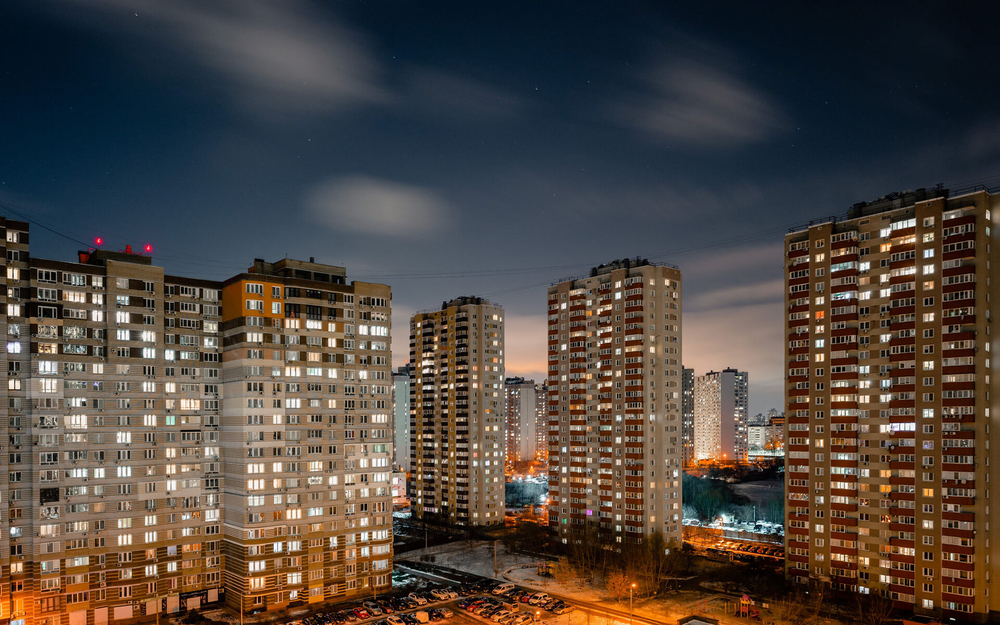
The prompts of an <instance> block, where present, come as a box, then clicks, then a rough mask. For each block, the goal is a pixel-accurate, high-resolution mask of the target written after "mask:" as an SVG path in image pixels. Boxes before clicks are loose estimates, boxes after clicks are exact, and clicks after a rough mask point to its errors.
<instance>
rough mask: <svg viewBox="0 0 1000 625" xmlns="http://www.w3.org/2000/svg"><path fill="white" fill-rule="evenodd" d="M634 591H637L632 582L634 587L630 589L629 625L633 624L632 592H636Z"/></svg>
mask: <svg viewBox="0 0 1000 625" xmlns="http://www.w3.org/2000/svg"><path fill="white" fill-rule="evenodd" d="M634 592H635V584H632V587H631V588H629V589H628V622H629V625H632V593H634Z"/></svg>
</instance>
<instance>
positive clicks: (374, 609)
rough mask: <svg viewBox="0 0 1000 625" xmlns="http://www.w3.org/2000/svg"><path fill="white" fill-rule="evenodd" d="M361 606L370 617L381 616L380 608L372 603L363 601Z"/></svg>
mask: <svg viewBox="0 0 1000 625" xmlns="http://www.w3.org/2000/svg"><path fill="white" fill-rule="evenodd" d="M361 605H362V607H364V609H365V610H367V611H368V614H370V615H371V616H382V608H380V607H379V606H378V604H377V603H375V602H374V601H365V602H364V603H362V604H361Z"/></svg>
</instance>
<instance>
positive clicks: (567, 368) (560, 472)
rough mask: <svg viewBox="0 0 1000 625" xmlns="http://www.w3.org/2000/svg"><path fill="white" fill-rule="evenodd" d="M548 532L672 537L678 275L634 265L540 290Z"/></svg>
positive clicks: (677, 449) (676, 506) (677, 501)
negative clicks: (544, 304)
mask: <svg viewBox="0 0 1000 625" xmlns="http://www.w3.org/2000/svg"><path fill="white" fill-rule="evenodd" d="M548 329H549V334H548V339H549V341H548V345H549V349H548V354H549V379H548V387H549V497H550V500H551V501H550V504H549V524H550V525H551V526H552V527H553V528H555V529H556V530H557V531H558V532H559V536H560V537H561V538H562V540H563V542H569V541H575V540H582V539H583V537H584V535H585V534H586V533H587V531H588V530H593V531H595V532H597V533H598V535H599V536H600V537H602V538H603V539H604V540H606V541H607V542H609V543H611V544H614V543H624V542H632V543H637V542H641V541H642V540H643V538H644V537H646V536H648V535H650V534H651V533H652V532H654V531H659V532H662V534H663V535H664V537H665V538H666V539H668V540H671V539H673V540H677V541H678V542H680V539H681V523H680V520H681V475H680V474H681V431H680V426H681V364H680V363H681V356H682V354H681V273H680V271H679V270H678V269H677V268H676V267H673V266H668V265H657V264H652V263H649V262H647V261H645V260H642V259H635V260H633V259H629V260H620V261H615V262H612V263H609V264H607V265H601V266H599V267H595V268H594V269H592V270H591V271H590V275H588V276H585V277H582V278H577V279H571V280H565V281H562V282H559V283H558V284H555V285H553V286H551V287H549V291H548Z"/></svg>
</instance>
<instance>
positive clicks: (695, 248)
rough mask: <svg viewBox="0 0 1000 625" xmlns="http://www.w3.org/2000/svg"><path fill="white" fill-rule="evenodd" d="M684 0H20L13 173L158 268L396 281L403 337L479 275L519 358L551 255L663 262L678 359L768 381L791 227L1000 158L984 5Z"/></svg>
mask: <svg viewBox="0 0 1000 625" xmlns="http://www.w3.org/2000/svg"><path fill="white" fill-rule="evenodd" d="M675 4H677V3H662V2H651V3H639V2H617V3H588V2H559V3H554V2H552V3H537V2H535V3H496V4H495V5H494V6H485V3H470V2H448V3H444V2H440V3H433V2H429V3H412V2H340V3H315V4H310V3H295V2H256V1H251V0H239V1H237V0H231V1H229V2H213V3H204V2H198V1H194V0H192V1H190V2H166V1H164V2H156V3H153V2H137V1H134V0H129V1H127V0H96V1H91V2H86V1H81V2H51V3H45V4H44V5H43V4H42V3H37V2H26V1H25V2H18V1H15V2H9V3H7V4H6V5H5V9H6V11H5V15H4V20H3V21H2V22H0V58H2V65H0V69H2V72H3V73H2V78H3V87H2V90H0V124H2V131H3V132H2V135H0V183H2V184H0V201H2V202H4V203H5V204H6V205H8V206H10V207H11V208H13V209H14V210H16V211H18V212H20V213H23V214H25V215H28V216H30V217H31V218H32V219H34V220H37V221H38V222H39V223H42V224H45V225H47V226H50V227H52V228H53V229H55V230H57V231H59V232H60V233H63V234H65V235H67V236H68V237H71V238H74V239H78V240H82V241H89V240H92V239H93V238H94V237H95V236H102V237H104V239H105V240H106V241H107V242H108V246H110V247H117V248H121V247H124V245H125V244H127V243H131V244H133V245H142V244H146V243H151V244H152V245H154V248H155V252H154V256H155V260H156V262H158V263H161V264H163V265H164V266H165V267H166V268H167V270H168V271H169V272H172V273H179V274H185V275H197V276H201V277H207V278H223V277H227V276H229V275H232V274H233V273H235V272H236V271H239V270H242V269H245V268H246V267H248V266H249V265H250V264H251V262H252V260H253V258H254V257H263V258H267V259H275V258H279V257H282V256H284V255H286V254H287V255H289V256H293V257H300V258H306V257H309V256H315V257H316V259H317V260H318V261H321V262H329V263H335V264H343V265H345V266H346V267H347V269H348V275H349V277H353V278H357V279H367V280H373V281H383V282H387V283H389V284H391V285H392V287H393V289H394V309H395V311H396V314H395V315H394V322H395V337H396V339H395V341H394V345H395V348H396V352H395V354H396V356H397V357H398V358H397V360H398V361H399V362H398V363H397V364H402V362H403V361H405V358H406V354H405V352H406V349H407V346H406V344H407V321H408V317H409V315H410V314H411V313H412V312H413V311H414V310H417V309H422V308H428V307H432V306H435V305H438V304H439V303H440V302H441V301H442V300H444V299H447V298H450V297H453V296H456V295H460V294H470V293H471V294H480V295H485V296H487V297H491V298H492V299H494V300H495V301H497V302H499V303H501V304H503V305H504V306H505V307H506V308H507V322H508V323H507V344H508V350H507V351H508V372H509V373H511V374H524V375H529V376H534V377H535V378H536V379H541V378H542V377H543V376H544V370H545V351H544V350H545V330H544V320H545V288H544V287H545V285H547V284H548V283H549V282H551V281H553V280H556V279H558V278H561V277H565V276H571V275H579V274H583V273H585V272H586V271H587V269H588V268H589V267H591V266H593V265H595V264H598V263H601V262H604V261H607V260H611V259H614V258H620V257H624V256H636V255H644V256H648V257H650V258H651V259H652V260H656V261H665V262H672V263H675V264H677V265H679V266H680V267H681V269H682V271H683V272H684V276H685V283H684V291H685V292H684V295H685V301H684V309H685V314H684V356H685V358H684V360H685V364H687V365H688V366H693V367H694V368H695V369H696V372H697V373H703V372H705V371H706V370H708V369H709V368H715V369H719V368H722V367H727V366H735V367H740V368H745V369H747V370H749V372H750V380H751V399H750V401H751V410H752V411H753V412H757V411H761V410H765V409H767V408H769V407H771V406H780V404H781V392H782V391H781V389H782V384H781V376H782V369H783V364H782V353H783V349H782V348H783V344H784V339H783V337H782V332H781V327H782V326H781V323H782V321H781V320H782V314H783V312H782V306H781V299H782V283H781V280H782V258H783V257H782V245H781V243H782V234H783V233H784V231H785V230H786V229H787V228H788V227H789V226H792V225H796V224H800V223H802V222H805V221H808V220H809V219H813V218H818V217H823V216H827V215H832V214H838V213H842V212H843V211H844V210H846V208H847V207H848V206H849V205H850V204H852V203H854V202H857V201H862V200H869V199H873V198H875V197H877V196H880V195H883V194H885V193H888V192H891V191H897V190H903V189H912V188H917V187H920V186H933V185H935V184H937V183H939V182H940V183H945V184H946V185H950V186H952V187H954V188H957V187H960V186H966V185H968V184H974V183H985V184H987V185H990V186H997V185H1000V169H998V166H1000V109H998V106H997V104H996V103H997V102H1000V93H998V91H1000V87H998V85H1000V81H998V70H997V62H996V60H997V59H998V58H1000V50H998V44H997V37H996V36H995V28H996V24H997V17H998V16H997V14H995V13H988V12H985V11H984V10H983V9H982V8H980V9H979V10H978V11H973V10H972V9H971V8H962V7H959V8H958V9H956V5H954V3H936V4H934V5H926V6H924V5H914V4H913V3H899V4H887V3H863V4H857V5H853V6H852V5H848V4H843V3H838V4H835V5H830V6H829V7H828V8H817V7H816V6H814V5H815V3H789V4H788V5H787V6H785V7H777V6H772V7H769V8H762V7H761V6H759V5H757V4H753V3H746V2H734V3H685V4H683V5H679V6H673V5H675ZM539 5H541V6H539ZM969 6H971V5H969ZM989 6H990V5H988V4H983V3H980V5H979V7H989ZM987 10H989V9H987ZM11 216H14V215H11ZM15 217H16V216H15ZM35 232H36V234H35V236H34V238H33V240H32V246H33V248H35V250H34V251H35V253H36V254H41V255H44V256H47V257H54V258H62V259H67V260H68V259H70V258H72V256H73V253H74V252H75V251H76V249H77V247H78V245H77V244H76V243H74V242H72V241H69V240H67V239H65V238H62V237H59V236H57V235H54V234H50V233H48V232H45V231H43V230H41V229H40V228H36V229H35Z"/></svg>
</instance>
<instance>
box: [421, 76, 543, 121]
mask: <svg viewBox="0 0 1000 625" xmlns="http://www.w3.org/2000/svg"><path fill="white" fill-rule="evenodd" d="M406 90H407V94H408V99H409V100H410V101H412V103H413V104H414V105H415V106H416V107H418V109H419V110H420V111H422V112H424V113H425V114H430V115H445V116H447V117H448V118H449V119H455V117H456V116H457V117H459V118H461V119H464V120H467V121H476V120H480V119H483V118H490V119H510V118H514V117H517V116H518V115H520V114H521V112H522V111H523V110H524V108H525V101H524V98H522V97H520V96H518V95H516V94H514V93H512V92H510V91H507V90H505V89H502V88H500V87H497V86H495V85H492V84H489V83H485V82H480V81H476V80H472V79H470V78H463V77H459V76H455V75H452V74H448V73H445V72H441V71H437V70H433V69H429V68H426V67H415V68H412V69H411V70H410V71H409V73H408V75H407V86H406Z"/></svg>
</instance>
